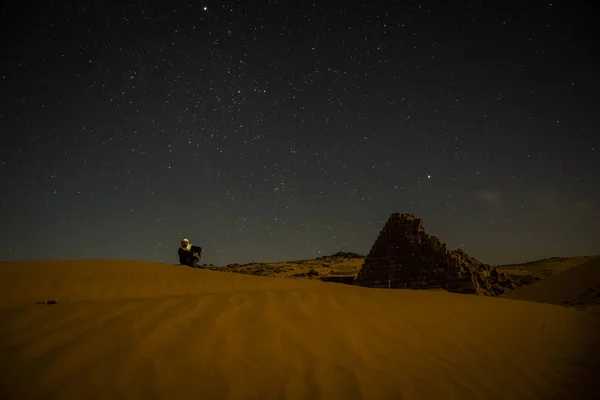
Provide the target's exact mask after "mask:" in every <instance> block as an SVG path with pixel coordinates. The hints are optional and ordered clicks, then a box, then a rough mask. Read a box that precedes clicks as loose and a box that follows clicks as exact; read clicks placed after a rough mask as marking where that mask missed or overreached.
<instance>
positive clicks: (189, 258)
mask: <svg viewBox="0 0 600 400" xmlns="http://www.w3.org/2000/svg"><path fill="white" fill-rule="evenodd" d="M200 253H202V247H200V246H193V245H192V244H191V243H190V241H189V239H187V238H184V239H183V240H182V241H181V247H179V249H178V250H177V254H178V255H179V264H181V265H187V266H188V267H193V266H194V263H195V262H196V261H199V260H200Z"/></svg>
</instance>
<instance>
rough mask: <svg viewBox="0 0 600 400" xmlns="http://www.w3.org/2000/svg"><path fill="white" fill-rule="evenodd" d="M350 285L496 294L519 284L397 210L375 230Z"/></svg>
mask: <svg viewBox="0 0 600 400" xmlns="http://www.w3.org/2000/svg"><path fill="white" fill-rule="evenodd" d="M355 284H357V285H360V286H367V287H380V288H399V289H444V290H447V291H449V292H456V293H469V294H478V295H484V296H497V295H499V294H502V293H505V292H508V291H510V290H514V289H516V288H517V287H519V286H520V285H519V284H518V283H517V282H515V281H514V280H512V279H510V278H509V277H508V276H507V275H506V274H505V273H503V272H500V271H497V270H496V269H494V268H491V267H490V266H489V265H487V264H483V263H482V262H480V261H478V260H476V259H475V258H473V257H471V256H469V255H468V254H466V253H465V252H464V251H462V250H460V249H457V250H451V249H450V248H448V246H447V245H446V244H445V243H442V242H441V241H440V240H439V239H438V238H437V237H435V236H430V235H428V234H427V233H426V232H425V228H424V226H423V221H422V220H421V219H420V218H418V217H416V216H415V215H412V214H399V213H394V214H392V215H391V216H390V218H389V219H388V221H387V222H386V224H385V226H384V227H383V229H382V230H381V232H380V233H379V236H378V237H377V239H376V240H375V243H374V244H373V246H372V247H371V251H370V252H369V254H368V255H367V257H366V258H365V261H364V264H363V266H362V268H361V269H360V271H359V273H358V275H357V277H356V280H355Z"/></svg>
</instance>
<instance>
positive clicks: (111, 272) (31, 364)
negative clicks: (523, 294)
mask: <svg viewBox="0 0 600 400" xmlns="http://www.w3.org/2000/svg"><path fill="white" fill-rule="evenodd" d="M0 279H1V282H2V287H1V288H2V292H1V294H0V300H1V306H0V351H1V353H0V354H2V357H1V358H0V360H1V361H0V387H1V390H2V392H1V393H0V395H1V396H0V397H1V398H3V399H4V398H6V399H24V398H27V399H33V398H44V399H83V398H86V399H310V400H313V399H427V400H431V399H461V400H463V399H567V398H577V399H592V398H597V394H598V392H597V390H598V389H599V388H598V385H597V383H596V382H595V380H594V379H593V378H594V377H597V376H600V351H599V350H600V348H599V343H598V342H599V339H598V336H597V335H598V333H599V332H600V324H599V321H598V320H596V319H594V318H591V317H589V316H588V315H587V314H586V313H584V312H579V311H576V310H572V309H567V308H564V307H559V306H554V305H548V304H539V303H529V302H524V301H518V300H510V299H499V298H488V297H477V296H470V295H459V294H451V293H445V292H437V291H410V290H385V289H367V288H360V287H353V286H346V285H340V284H335V283H324V282H318V281H302V280H292V279H278V278H267V277H255V276H246V275H236V274H228V273H221V272H214V271H201V270H194V269H189V268H185V267H179V266H171V265H164V264H152V263H143V262H130V261H48V262H24V263H0ZM50 299H52V300H55V301H56V302H57V304H51V305H46V304H34V303H35V302H36V301H46V300H50Z"/></svg>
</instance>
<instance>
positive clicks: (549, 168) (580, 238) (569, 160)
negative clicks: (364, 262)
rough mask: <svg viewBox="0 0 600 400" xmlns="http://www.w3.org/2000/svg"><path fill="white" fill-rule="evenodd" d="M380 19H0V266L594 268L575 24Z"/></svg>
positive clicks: (273, 6)
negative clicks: (537, 262)
mask: <svg viewBox="0 0 600 400" xmlns="http://www.w3.org/2000/svg"><path fill="white" fill-rule="evenodd" d="M397 3H400V2H374V1H371V2H368V1H367V2H348V4H349V5H347V6H341V7H340V6H333V5H327V6H325V5H319V4H318V3H317V2H315V3H314V4H313V3H310V2H302V1H295V2H278V1H268V2H267V1H264V2H250V1H239V2H235V1H224V2H222V1H219V2H211V1H209V2H206V3H201V2H182V1H168V2H163V3H162V5H161V3H159V2H154V1H152V2H125V3H123V5H115V4H114V2H104V3H103V2H97V3H95V4H94V5H73V6H69V7H67V6H65V5H60V4H56V3H52V4H50V3H47V4H43V3H42V4H41V5H39V6H36V7H35V8H30V9H27V8H24V7H25V6H24V5H23V3H17V2H13V4H12V5H8V6H7V5H5V6H4V15H5V17H6V18H7V19H6V20H5V22H4V23H3V26H5V31H6V32H8V33H7V34H5V41H4V42H5V46H4V51H3V53H4V54H3V57H2V61H1V64H0V65H1V76H0V77H1V83H0V92H1V93H2V94H3V95H2V97H1V99H0V101H1V104H0V128H1V131H2V134H1V136H0V145H1V150H0V182H1V183H2V186H1V187H2V192H1V197H0V211H1V216H2V228H1V232H0V234H1V236H0V259H6V260H8V259H45V258H54V259H55V258H60V259H62V258H113V259H114V258H117V259H141V260H150V261H160V262H169V263H172V262H176V260H177V257H176V250H177V246H178V244H179V241H180V239H181V237H182V236H187V237H189V238H190V239H191V241H192V243H194V244H198V245H201V246H203V247H204V249H205V252H204V255H203V260H204V261H205V262H207V263H214V264H224V263H230V262H250V261H270V260H286V259H299V258H311V257H314V256H318V255H323V254H329V253H333V252H336V251H340V250H342V251H354V252H359V253H363V254H366V253H367V252H368V250H369V249H370V246H371V245H372V243H373V241H374V239H375V237H376V236H377V234H378V233H379V231H380V229H381V228H382V227H383V224H384V222H385V220H386V219H387V217H388V216H389V214H390V213H392V212H408V213H414V214H416V215H418V216H420V217H422V218H423V219H424V222H425V228H426V229H427V231H428V233H430V234H433V235H436V236H438V237H440V239H441V240H442V241H444V242H446V243H448V245H449V246H451V247H453V248H455V247H462V248H464V249H465V251H467V253H469V254H471V255H472V256H474V257H476V258H479V259H480V260H481V261H483V262H486V263H492V264H495V263H509V262H516V261H520V260H531V259H536V258H543V257H550V256H570V255H591V254H599V253H600V224H599V222H600V211H599V208H600V207H599V205H600V134H599V114H600V113H598V110H599V109H600V101H598V98H597V93H598V90H599V88H600V87H599V83H600V70H599V64H598V59H597V56H596V55H597V52H598V48H597V42H595V41H594V40H593V39H592V38H593V37H594V36H598V34H599V33H600V32H599V29H598V22H597V21H596V20H593V19H592V15H593V13H592V10H591V8H589V7H591V6H587V5H584V4H583V3H584V2H552V4H550V3H547V4H545V5H539V4H537V3H536V4H537V5H535V6H533V5H529V4H528V3H527V2H521V1H519V2H516V1H515V2H507V4H505V5H502V6H500V7H501V8H494V7H490V6H484V5H481V4H478V5H471V6H466V5H465V6H461V7H456V6H449V5H445V3H446V2H442V1H438V2H434V1H430V2H401V3H402V5H399V4H397ZM327 4H333V3H327Z"/></svg>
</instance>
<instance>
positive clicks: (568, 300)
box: [501, 257, 600, 306]
mask: <svg viewBox="0 0 600 400" xmlns="http://www.w3.org/2000/svg"><path fill="white" fill-rule="evenodd" d="M598 288H600V257H591V258H589V259H587V261H585V262H584V263H581V264H579V265H577V266H574V267H572V268H569V269H567V270H566V271H564V272H561V273H559V274H557V275H554V276H550V277H548V278H546V279H543V280H540V281H538V282H535V283H532V284H530V285H527V286H524V287H522V288H520V289H519V290H516V291H514V292H509V293H506V294H504V295H502V296H501V297H506V298H510V299H519V300H526V301H536V302H541V303H549V304H559V305H562V304H569V305H580V306H586V305H592V306H593V305H596V304H600V301H599V300H600V298H598V297H597V295H598ZM590 292H594V293H595V294H596V296H592V295H591V294H592V293H590Z"/></svg>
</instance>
